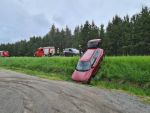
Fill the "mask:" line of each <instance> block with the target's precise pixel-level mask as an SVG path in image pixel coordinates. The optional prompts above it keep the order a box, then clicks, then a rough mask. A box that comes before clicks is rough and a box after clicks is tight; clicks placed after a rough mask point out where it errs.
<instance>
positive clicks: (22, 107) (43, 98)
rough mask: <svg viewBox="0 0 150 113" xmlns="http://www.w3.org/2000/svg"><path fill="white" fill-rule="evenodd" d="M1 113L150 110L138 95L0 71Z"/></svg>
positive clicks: (147, 112)
mask: <svg viewBox="0 0 150 113" xmlns="http://www.w3.org/2000/svg"><path fill="white" fill-rule="evenodd" d="M0 113H150V105H148V104H143V103H142V102H140V101H139V99H138V98H137V97H135V96H131V95H129V94H126V93H123V92H120V91H115V90H105V89H99V88H94V87H89V86H85V85H80V84H75V83H68V82H63V81H53V80H45V79H41V78H37V77H33V76H29V75H26V74H21V73H17V72H13V71H8V70H3V69H1V70H0Z"/></svg>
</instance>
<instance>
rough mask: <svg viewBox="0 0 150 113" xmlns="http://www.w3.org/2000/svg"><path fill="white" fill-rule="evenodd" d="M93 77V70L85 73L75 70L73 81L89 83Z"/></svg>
mask: <svg viewBox="0 0 150 113" xmlns="http://www.w3.org/2000/svg"><path fill="white" fill-rule="evenodd" d="M91 76H92V69H90V70H88V71H84V72H82V71H77V70H75V71H74V72H73V74H72V80H75V81H79V82H87V81H88V80H89V78H90V77H91Z"/></svg>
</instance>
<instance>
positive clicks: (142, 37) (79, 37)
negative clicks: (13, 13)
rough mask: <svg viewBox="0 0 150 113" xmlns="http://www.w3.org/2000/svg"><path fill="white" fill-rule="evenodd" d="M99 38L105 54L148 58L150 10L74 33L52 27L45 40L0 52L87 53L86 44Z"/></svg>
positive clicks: (7, 46) (33, 40)
mask: <svg viewBox="0 0 150 113" xmlns="http://www.w3.org/2000/svg"><path fill="white" fill-rule="evenodd" d="M94 38H101V39H102V48H104V50H105V52H106V54H107V55H149V54H150V9H149V8H148V7H143V8H142V10H141V12H140V13H138V14H135V15H133V16H132V17H129V16H128V15H126V16H125V17H123V18H121V17H119V16H117V15H116V16H115V17H114V18H113V19H112V21H110V22H109V23H108V26H107V27H106V29H104V25H100V26H97V25H95V23H94V22H92V23H89V22H88V21H86V22H85V24H84V25H80V26H76V28H75V30H74V32H71V30H70V29H69V28H68V27H67V26H66V28H64V29H59V28H57V27H56V26H55V25H52V26H51V29H50V31H49V32H48V33H47V34H46V35H45V36H44V37H40V36H39V37H35V36H33V37H31V38H30V40H29V41H26V40H22V41H19V42H16V43H13V44H10V43H8V44H1V45H0V50H7V51H9V52H10V55H11V56H33V54H34V52H35V50H36V48H38V47H44V46H54V47H55V49H58V48H59V51H60V52H62V51H63V49H64V48H68V47H74V48H79V46H80V45H81V48H82V50H83V51H85V50H86V44H87V41H88V40H90V39H94Z"/></svg>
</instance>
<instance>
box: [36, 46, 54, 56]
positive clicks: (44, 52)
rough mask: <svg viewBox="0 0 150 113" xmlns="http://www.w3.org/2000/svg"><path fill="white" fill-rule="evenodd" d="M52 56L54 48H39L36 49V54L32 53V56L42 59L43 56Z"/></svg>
mask: <svg viewBox="0 0 150 113" xmlns="http://www.w3.org/2000/svg"><path fill="white" fill-rule="evenodd" d="M54 54H55V48H54V47H40V48H37V50H36V52H35V53H34V56H36V57H43V56H52V55H54Z"/></svg>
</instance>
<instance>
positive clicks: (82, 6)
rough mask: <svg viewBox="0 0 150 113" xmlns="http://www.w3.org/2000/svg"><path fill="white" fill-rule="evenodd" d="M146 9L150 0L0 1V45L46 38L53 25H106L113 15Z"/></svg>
mask: <svg viewBox="0 0 150 113" xmlns="http://www.w3.org/2000/svg"><path fill="white" fill-rule="evenodd" d="M143 6H148V7H150V0H0V44H1V43H14V42H16V41H20V40H24V39H26V40H28V39H29V38H30V37H32V36H44V35H45V34H46V33H48V31H49V30H50V27H51V25H52V24H55V25H56V27H58V28H60V29H61V28H64V27H65V26H66V25H67V26H68V27H69V28H71V29H72V30H73V29H74V28H75V27H76V26H77V25H81V24H84V23H85V21H86V20H88V21H90V22H92V21H94V22H95V23H96V25H98V26H100V25H101V24H104V25H105V26H107V23H108V22H109V21H111V20H112V18H113V16H114V15H116V14H117V15H119V16H120V17H123V16H125V15H127V14H128V15H129V16H132V15H133V14H136V13H138V12H140V11H141V9H142V7H143Z"/></svg>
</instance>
